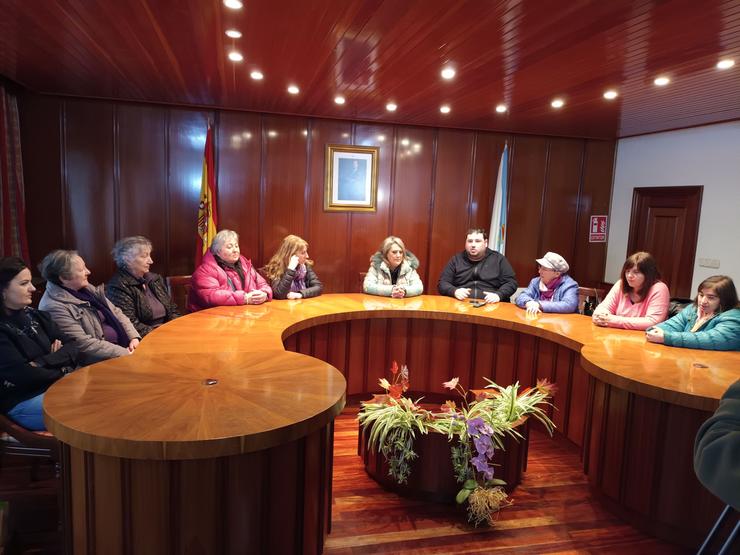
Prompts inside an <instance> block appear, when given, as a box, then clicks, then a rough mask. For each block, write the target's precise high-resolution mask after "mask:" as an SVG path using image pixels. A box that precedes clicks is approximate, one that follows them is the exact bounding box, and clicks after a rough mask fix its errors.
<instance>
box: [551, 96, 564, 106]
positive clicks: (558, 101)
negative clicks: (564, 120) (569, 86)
mask: <svg viewBox="0 0 740 555" xmlns="http://www.w3.org/2000/svg"><path fill="white" fill-rule="evenodd" d="M550 106H552V107H553V108H562V107H563V106H565V102H564V101H563V99H562V98H556V99H554V100H553V101H552V102H550Z"/></svg>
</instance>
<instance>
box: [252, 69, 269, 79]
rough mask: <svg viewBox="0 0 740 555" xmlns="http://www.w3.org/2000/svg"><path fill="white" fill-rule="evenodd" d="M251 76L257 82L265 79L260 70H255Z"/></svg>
mask: <svg viewBox="0 0 740 555" xmlns="http://www.w3.org/2000/svg"><path fill="white" fill-rule="evenodd" d="M249 76H250V77H251V78H252V79H254V80H255V81H262V79H264V78H265V76H264V75H262V72H261V71H260V70H258V69H255V70H254V71H253V72H251V73H250V74H249Z"/></svg>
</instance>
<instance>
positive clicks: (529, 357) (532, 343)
mask: <svg viewBox="0 0 740 555" xmlns="http://www.w3.org/2000/svg"><path fill="white" fill-rule="evenodd" d="M538 344H539V340H538V338H537V337H535V336H533V335H527V334H525V333H523V334H521V335H520V336H519V347H518V348H517V354H516V379H517V380H518V381H519V383H520V384H521V385H522V387H531V386H533V385H535V383H537V378H536V374H537V366H536V364H535V361H536V360H537V347H538Z"/></svg>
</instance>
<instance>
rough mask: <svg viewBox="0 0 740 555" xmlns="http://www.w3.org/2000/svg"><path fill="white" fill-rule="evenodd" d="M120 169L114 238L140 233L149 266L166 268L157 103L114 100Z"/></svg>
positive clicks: (162, 119) (161, 125)
mask: <svg viewBox="0 0 740 555" xmlns="http://www.w3.org/2000/svg"><path fill="white" fill-rule="evenodd" d="M115 108H116V117H117V122H118V125H117V128H116V145H117V149H116V154H117V158H118V159H117V166H118V168H119V169H118V173H119V182H120V184H119V187H118V219H119V228H118V237H117V238H118V239H120V238H122V237H128V236H131V235H144V236H145V237H147V238H148V239H149V240H150V241H151V242H152V259H153V260H154V265H153V266H152V271H154V272H157V273H159V274H162V275H165V276H166V275H169V273H170V272H169V268H168V267H167V262H168V257H167V249H168V245H169V241H168V237H167V221H168V219H169V217H170V214H169V211H170V206H169V203H168V202H167V164H166V157H167V143H166V141H165V136H166V123H167V119H166V112H164V111H163V110H162V109H161V108H159V107H155V106H147V105H140V104H124V103H120V104H116V106H115Z"/></svg>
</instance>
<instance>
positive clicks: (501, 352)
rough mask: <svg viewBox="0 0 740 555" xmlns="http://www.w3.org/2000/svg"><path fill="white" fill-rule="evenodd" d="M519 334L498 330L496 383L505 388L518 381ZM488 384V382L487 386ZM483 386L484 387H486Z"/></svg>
mask: <svg viewBox="0 0 740 555" xmlns="http://www.w3.org/2000/svg"><path fill="white" fill-rule="evenodd" d="M518 335H520V334H519V333H518V332H514V331H511V330H505V329H500V330H498V343H497V345H496V363H495V367H496V377H495V379H494V381H495V382H496V383H497V384H499V385H502V386H504V387H506V386H509V385H511V384H513V383H514V382H515V381H516V378H515V377H514V375H515V366H516V360H517V350H518V343H519V340H518V338H517V336H518ZM487 383H488V382H486V384H487ZM486 384H483V385H486Z"/></svg>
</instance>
